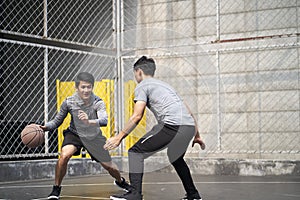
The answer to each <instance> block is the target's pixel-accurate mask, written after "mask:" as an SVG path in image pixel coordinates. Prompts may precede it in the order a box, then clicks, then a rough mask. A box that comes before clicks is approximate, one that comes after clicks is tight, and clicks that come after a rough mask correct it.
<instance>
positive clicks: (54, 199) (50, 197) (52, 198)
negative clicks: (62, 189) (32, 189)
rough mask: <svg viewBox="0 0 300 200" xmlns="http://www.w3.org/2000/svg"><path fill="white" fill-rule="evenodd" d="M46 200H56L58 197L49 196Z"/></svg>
mask: <svg viewBox="0 0 300 200" xmlns="http://www.w3.org/2000/svg"><path fill="white" fill-rule="evenodd" d="M47 199H48V200H56V199H59V197H57V196H49V197H48V198H47Z"/></svg>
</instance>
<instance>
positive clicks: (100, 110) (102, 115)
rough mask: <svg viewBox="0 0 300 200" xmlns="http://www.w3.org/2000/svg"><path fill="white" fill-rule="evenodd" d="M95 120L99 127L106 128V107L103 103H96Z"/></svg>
mask: <svg viewBox="0 0 300 200" xmlns="http://www.w3.org/2000/svg"><path fill="white" fill-rule="evenodd" d="M96 111H97V119H96V122H97V124H98V125H99V126H106V125H107V122H108V116H107V113H106V106H105V103H104V102H103V101H98V102H97V103H96Z"/></svg>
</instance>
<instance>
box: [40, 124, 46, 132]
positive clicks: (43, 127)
mask: <svg viewBox="0 0 300 200" xmlns="http://www.w3.org/2000/svg"><path fill="white" fill-rule="evenodd" d="M39 127H40V128H41V129H43V131H46V129H47V127H46V126H42V125H39Z"/></svg>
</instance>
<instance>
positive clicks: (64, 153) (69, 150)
mask: <svg viewBox="0 0 300 200" xmlns="http://www.w3.org/2000/svg"><path fill="white" fill-rule="evenodd" d="M77 150H78V149H77V147H76V146H75V145H73V144H67V145H65V146H63V147H62V149H61V154H60V157H61V158H70V157H72V156H73V154H74V153H75V152H76V151H77Z"/></svg>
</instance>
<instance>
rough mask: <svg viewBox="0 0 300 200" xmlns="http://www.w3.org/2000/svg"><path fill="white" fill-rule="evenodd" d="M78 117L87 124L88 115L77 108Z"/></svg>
mask: <svg viewBox="0 0 300 200" xmlns="http://www.w3.org/2000/svg"><path fill="white" fill-rule="evenodd" d="M78 118H79V119H80V120H81V121H82V122H83V123H84V124H86V125H89V117H88V115H87V114H86V113H85V112H84V111H82V110H79V111H78Z"/></svg>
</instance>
